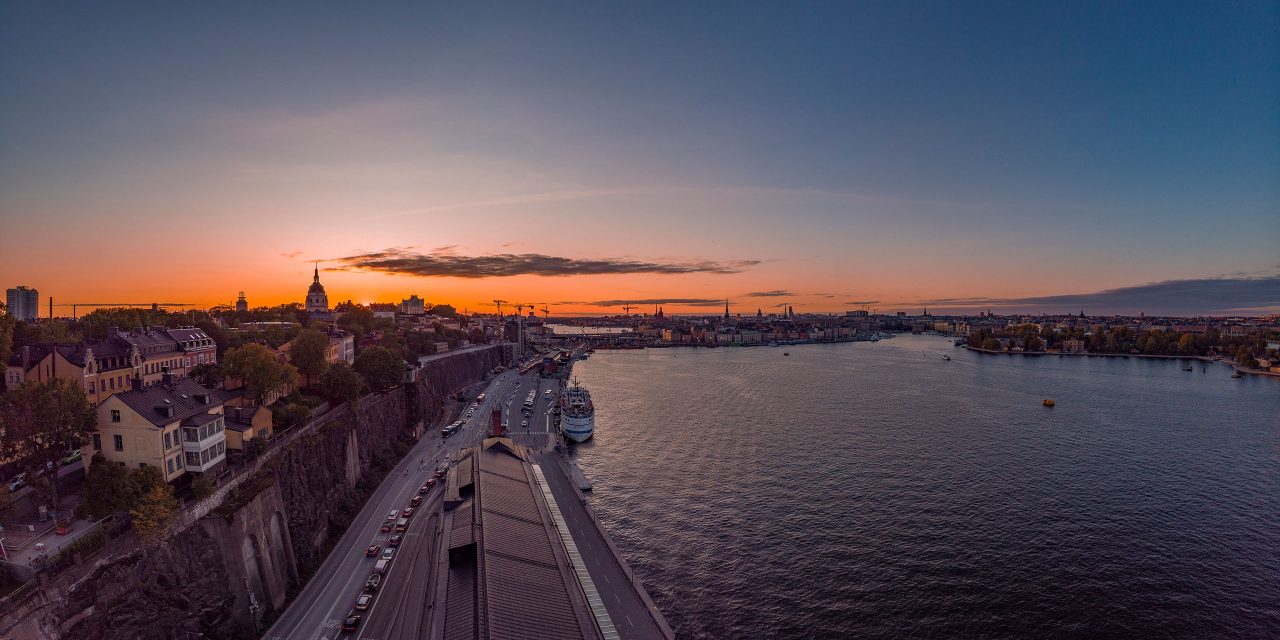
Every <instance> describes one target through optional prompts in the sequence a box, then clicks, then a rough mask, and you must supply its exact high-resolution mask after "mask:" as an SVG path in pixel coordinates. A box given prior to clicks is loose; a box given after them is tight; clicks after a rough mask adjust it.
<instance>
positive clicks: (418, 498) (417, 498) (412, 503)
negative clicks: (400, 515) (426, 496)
mask: <svg viewBox="0 0 1280 640" xmlns="http://www.w3.org/2000/svg"><path fill="white" fill-rule="evenodd" d="M420 504H422V496H414V497H413V498H411V499H410V500H409V505H410V506H414V507H416V506H418V505H420ZM405 511H408V509H405Z"/></svg>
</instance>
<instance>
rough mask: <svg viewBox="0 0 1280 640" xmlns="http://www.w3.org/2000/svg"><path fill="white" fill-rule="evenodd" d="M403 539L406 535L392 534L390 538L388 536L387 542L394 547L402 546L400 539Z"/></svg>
mask: <svg viewBox="0 0 1280 640" xmlns="http://www.w3.org/2000/svg"><path fill="white" fill-rule="evenodd" d="M403 539H404V536H402V535H400V534H398V533H397V534H396V535H394V536H391V537H390V538H387V544H389V545H391V546H393V547H398V546H400V541H401V540H403Z"/></svg>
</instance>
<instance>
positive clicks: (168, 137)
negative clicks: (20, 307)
mask: <svg viewBox="0 0 1280 640" xmlns="http://www.w3.org/2000/svg"><path fill="white" fill-rule="evenodd" d="M2 11H3V16H4V19H3V20H0V23H2V26H0V30H2V31H0V33H3V35H4V36H5V37H4V38H3V39H2V40H3V43H0V73H3V75H4V77H6V79H9V80H10V82H8V83H6V85H5V86H3V87H0V141H2V144H0V226H3V228H4V230H5V231H6V235H12V236H13V237H19V238H24V239H25V240H24V241H23V242H19V243H14V244H13V245H11V246H10V247H8V248H7V250H6V252H5V254H4V255H3V256H0V281H3V282H4V283H5V286H6V287H9V286H16V285H18V284H27V285H30V286H33V287H35V288H37V289H39V290H40V291H41V297H42V299H41V303H42V305H43V304H45V303H47V299H48V297H49V296H50V295H52V296H53V297H54V298H55V302H56V303H61V302H128V303H146V302H150V301H177V302H189V303H192V304H195V305H197V306H201V307H206V306H211V305H214V304H224V303H230V302H232V301H233V300H234V297H235V293H236V292H238V291H241V290H243V291H246V292H247V294H248V296H249V299H250V303H251V304H253V305H255V306H257V305H273V304H279V303H284V302H293V301H301V300H302V297H303V289H304V288H305V286H306V285H307V284H308V283H309V280H310V272H311V268H312V261H316V260H318V261H321V273H322V277H323V278H324V280H325V282H326V285H327V287H328V288H329V292H330V296H331V300H333V301H335V302H336V301H342V300H347V299H352V300H353V301H356V302H394V301H398V300H399V299H400V298H402V297H407V296H408V295H410V294H411V293H417V294H418V295H420V296H423V297H425V298H427V299H429V300H431V301H433V302H438V303H449V304H453V305H455V306H457V307H459V308H470V309H472V310H473V311H475V310H483V309H478V307H479V305H481V304H483V302H482V301H486V300H492V299H495V298H501V299H507V300H514V301H529V302H540V303H541V302H545V303H548V304H550V305H552V306H553V313H607V312H610V311H616V310H617V309H611V308H609V307H611V306H612V307H620V306H621V303H626V302H632V303H635V304H650V303H646V302H644V301H670V302H669V303H666V304H665V305H664V306H665V307H666V310H667V311H668V312H676V313H689V312H697V311H698V310H700V309H704V308H708V307H714V306H716V305H718V304H719V303H720V301H721V300H723V299H725V298H729V299H730V300H732V301H734V304H735V306H736V307H741V308H742V309H743V310H750V311H751V312H754V309H755V308H757V307H759V308H763V309H765V310H766V311H767V310H768V308H769V307H770V306H771V305H772V306H773V307H774V308H777V305H778V304H782V303H787V304H791V305H793V306H795V307H797V308H798V309H804V310H807V311H831V312H839V311H842V310H847V309H856V308H861V307H862V306H863V305H864V304H865V305H866V306H869V307H873V308H879V309H883V310H886V311H888V310H915V309H917V308H919V307H923V306H925V305H927V306H929V307H931V308H936V309H938V310H939V311H943V310H954V311H959V312H964V311H977V310H985V309H987V308H991V309H992V310H996V311H1012V312H1023V311H1026V312H1063V313H1065V312H1069V311H1074V310H1077V309H1079V308H1081V307H1083V308H1084V309H1085V311H1086V312H1088V313H1099V314H1105V313H1137V312H1139V311H1144V312H1146V313H1148V314H1162V313H1173V314H1192V315H1194V314H1216V315H1228V314H1235V313H1241V314H1265V313H1275V312H1277V311H1280V265H1277V257H1276V250H1275V247H1276V246H1277V241H1278V240H1280V216H1277V215H1276V212H1277V211H1280V187H1277V185H1280V151H1277V150H1280V133H1278V132H1277V127H1276V126H1275V119H1274V106H1275V105H1276V104H1277V103H1280V81H1277V79H1276V78H1275V77H1274V74H1270V73H1268V71H1269V69H1270V67H1269V66H1268V65H1267V64H1266V61H1267V60H1271V59H1274V55H1275V50H1276V41H1275V38H1274V34H1273V33H1271V31H1270V29H1269V28H1268V27H1269V25H1274V24H1275V23H1276V18H1277V10H1276V8H1275V7H1274V5H1268V4H1263V3H1259V4H1247V3H1240V4H1234V5H1232V6H1230V7H1224V8H1218V9H1217V10H1215V11H1212V12H1210V11H1206V10H1204V9H1203V8H1201V7H1196V6H1192V5H1181V6H1173V7H1169V6H1165V5H1160V8H1159V11H1156V10H1155V7H1154V6H1148V7H1143V6H1142V5H1131V6H1126V7H1113V6H1107V5H1103V4H1082V5H1076V6H1072V7H1013V8H1007V7H1006V8H1002V9H1001V10H998V11H997V10H993V9H986V8H981V7H979V8H973V7H969V8H959V7H951V6H948V5H945V4H940V5H928V6H921V7H914V8H913V7H893V6H889V5H883V6H870V5H868V6H862V7H856V8H855V7H846V8H828V9H822V10H818V9H814V10H810V11H805V12H795V11H790V10H785V9H782V8H776V7H767V6H756V5H743V6H741V7H738V8H735V10H734V11H732V12H729V11H726V10H723V9H720V8H713V7H704V8H691V7H680V8H679V10H678V11H675V10H664V9H661V8H658V7H656V6H655V7H648V8H642V7H612V8H599V7H598V8H594V9H593V10H592V11H586V12H584V11H581V10H580V9H576V8H565V7H547V8H541V9H538V10H534V9H532V8H528V7H519V6H516V7H506V8H502V9H493V8H484V7H464V8H449V9H444V8H432V9H428V8H421V7H413V6H403V7H392V8H387V9H385V10H384V11H381V12H360V11H356V10H342V9H334V8H329V9H327V10H324V11H312V12H301V11H299V10H297V9H296V8H289V7H286V6H277V7H271V8H263V7H252V8H251V7H239V8H234V9H227V10H224V11H208V12H207V13H206V14H204V15H193V14H192V13H191V12H190V10H188V9H186V8H183V9H178V8H163V7H161V8H155V7H152V8H149V9H147V10H145V11H143V10H139V9H135V8H128V7H84V8H80V9H78V10H77V11H74V12H65V11H60V10H58V9H56V8H53V7H47V6H39V5H29V6H9V7H6V8H4V9H3V10H2ZM372 14H376V15H372ZM1157 14H1158V15H1157ZM1153 26H1155V27H1158V28H1152V27H1153ZM316 34H325V37H316ZM229 43H234V46H229ZM944 105H945V106H944ZM753 293H754V294H772V295H751V294H753ZM611 302H619V303H620V304H617V305H609V304H605V303H611ZM658 304H662V303H658ZM42 311H43V309H42Z"/></svg>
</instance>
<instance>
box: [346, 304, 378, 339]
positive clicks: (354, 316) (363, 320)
mask: <svg viewBox="0 0 1280 640" xmlns="http://www.w3.org/2000/svg"><path fill="white" fill-rule="evenodd" d="M338 326H340V327H343V328H345V329H349V330H351V331H354V332H356V333H358V334H359V335H362V336H364V335H368V334H369V333H371V332H373V312H372V311H370V310H368V309H365V308H363V307H356V308H354V309H352V310H350V311H344V312H342V316H341V317H339V318H338Z"/></svg>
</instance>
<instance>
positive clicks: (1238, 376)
mask: <svg viewBox="0 0 1280 640" xmlns="http://www.w3.org/2000/svg"><path fill="white" fill-rule="evenodd" d="M1231 377H1232V378H1243V377H1244V376H1242V375H1240V372H1239V371H1233V372H1232V373H1231Z"/></svg>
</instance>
